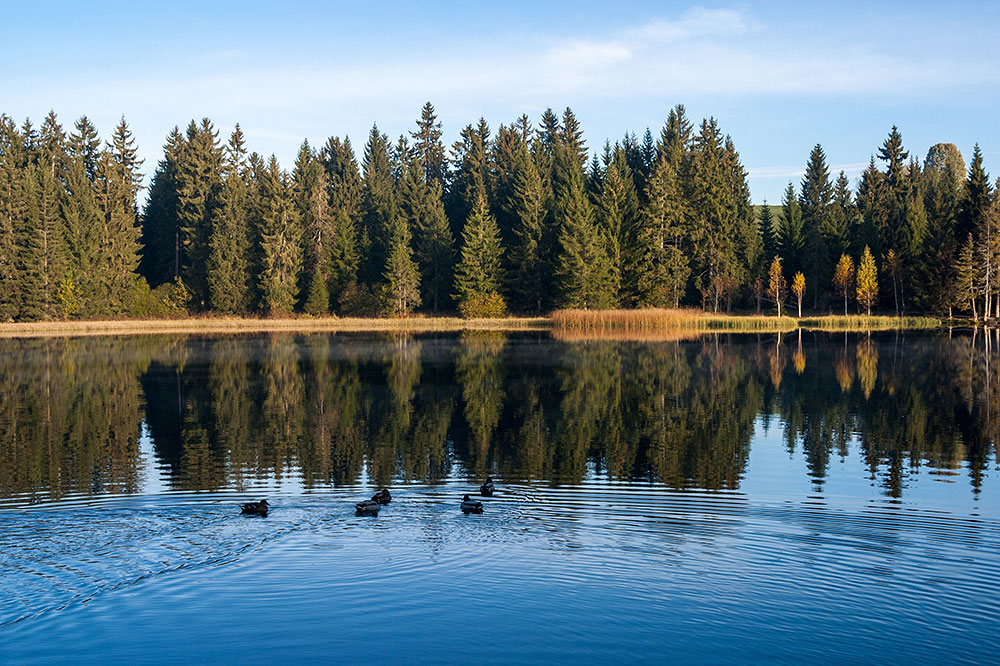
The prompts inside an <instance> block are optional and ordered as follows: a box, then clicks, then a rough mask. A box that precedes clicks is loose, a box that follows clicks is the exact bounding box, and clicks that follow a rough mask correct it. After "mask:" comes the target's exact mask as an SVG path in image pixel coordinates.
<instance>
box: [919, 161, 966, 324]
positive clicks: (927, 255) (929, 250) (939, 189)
mask: <svg viewBox="0 0 1000 666" xmlns="http://www.w3.org/2000/svg"><path fill="white" fill-rule="evenodd" d="M924 177H925V179H926V187H925V189H924V205H925V209H926V216H927V240H926V242H925V252H924V256H923V261H922V262H921V264H920V270H919V272H918V275H917V279H918V280H920V282H921V283H922V284H924V285H925V286H926V287H927V288H928V289H929V290H930V293H929V295H928V303H927V305H928V306H929V307H931V308H933V309H934V310H936V311H938V312H942V311H945V310H948V311H949V312H950V310H951V308H952V306H953V304H954V295H953V293H952V292H953V290H954V284H955V274H954V265H955V259H956V256H957V254H958V247H959V243H960V237H959V236H958V235H957V232H956V228H957V225H958V222H959V212H960V208H961V202H962V192H963V188H964V184H965V183H964V181H965V162H964V160H963V159H962V154H961V153H960V152H959V151H958V148H956V147H955V145H954V144H942V143H939V144H935V145H934V146H931V148H930V150H928V151H927V158H926V159H925V160H924Z"/></svg>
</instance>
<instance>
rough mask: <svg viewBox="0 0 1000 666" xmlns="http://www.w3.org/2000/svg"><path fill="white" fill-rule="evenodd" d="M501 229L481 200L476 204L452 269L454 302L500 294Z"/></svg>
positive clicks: (501, 281) (466, 225)
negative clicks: (460, 255)
mask: <svg viewBox="0 0 1000 666" xmlns="http://www.w3.org/2000/svg"><path fill="white" fill-rule="evenodd" d="M502 253H503V249H502V248H501V246H500V229H499V228H498V227H497V224H496V220H494V218H493V216H492V215H490V212H489V210H488V209H487V207H486V200H485V199H483V198H482V197H480V198H479V200H477V201H476V205H475V207H474V208H473V209H472V214H471V215H470V216H469V220H468V221H467V222H466V224H465V232H464V234H463V236H462V257H461V260H460V261H459V262H458V266H456V268H455V300H457V301H458V302H459V307H460V308H461V307H462V305H463V304H465V303H468V302H470V301H475V300H477V299H484V298H486V297H488V296H491V295H494V294H497V295H498V294H499V293H500V288H501V285H502V284H503V271H502V269H501V265H500V258H501V255H502Z"/></svg>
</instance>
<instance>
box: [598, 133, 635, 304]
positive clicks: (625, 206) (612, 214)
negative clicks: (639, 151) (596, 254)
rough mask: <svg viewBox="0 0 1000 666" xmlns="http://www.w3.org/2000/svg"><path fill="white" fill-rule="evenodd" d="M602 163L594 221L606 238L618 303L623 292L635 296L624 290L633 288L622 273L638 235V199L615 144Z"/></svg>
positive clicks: (633, 291) (625, 268)
mask: <svg viewBox="0 0 1000 666" xmlns="http://www.w3.org/2000/svg"><path fill="white" fill-rule="evenodd" d="M605 159H607V164H606V167H605V169H604V175H603V178H602V179H601V183H600V187H599V191H598V198H597V218H598V221H599V223H600V227H601V230H602V231H603V233H604V234H605V235H606V236H607V238H608V255H609V258H610V259H611V266H612V270H613V271H614V273H615V278H614V279H615V281H616V282H618V284H619V285H620V286H619V293H618V294H617V295H616V296H617V299H618V300H619V301H621V300H622V299H623V297H624V295H625V292H631V293H633V294H634V293H635V289H634V288H632V289H630V288H629V287H627V286H626V284H634V280H626V273H627V267H628V263H629V254H628V253H629V249H630V248H631V246H632V244H633V243H634V240H633V239H635V237H636V234H637V233H638V227H639V224H638V217H639V197H638V196H637V194H636V191H635V179H634V178H633V176H632V172H631V170H630V169H629V167H628V162H627V161H626V160H625V151H624V150H623V149H622V148H621V146H620V145H617V144H616V145H615V148H614V150H610V149H609V151H608V155H607V156H606V158H605Z"/></svg>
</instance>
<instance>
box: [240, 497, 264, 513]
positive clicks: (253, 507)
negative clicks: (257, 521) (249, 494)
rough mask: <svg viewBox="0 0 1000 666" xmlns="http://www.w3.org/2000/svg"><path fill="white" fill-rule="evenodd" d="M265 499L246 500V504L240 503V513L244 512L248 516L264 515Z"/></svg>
mask: <svg viewBox="0 0 1000 666" xmlns="http://www.w3.org/2000/svg"><path fill="white" fill-rule="evenodd" d="M267 509H268V505H267V500H266V499H262V500H261V501H259V502H247V503H246V504H240V513H245V514H247V515H249V516H266V515H267Z"/></svg>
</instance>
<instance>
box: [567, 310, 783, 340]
mask: <svg viewBox="0 0 1000 666" xmlns="http://www.w3.org/2000/svg"><path fill="white" fill-rule="evenodd" d="M549 319H550V321H551V322H552V326H553V327H554V328H556V329H559V330H563V331H574V332H579V333H585V332H593V333H604V332H610V331H616V332H628V333H643V334H645V333H660V332H670V331H731V332H760V333H776V332H780V331H791V330H795V328H796V326H797V325H796V322H795V319H793V318H792V317H764V316H759V315H736V316H733V315H723V314H712V313H708V312H702V311H701V310H687V309H677V310H667V309H658V308H644V309H641V310H556V311H555V312H553V313H552V314H551V315H550V316H549Z"/></svg>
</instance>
